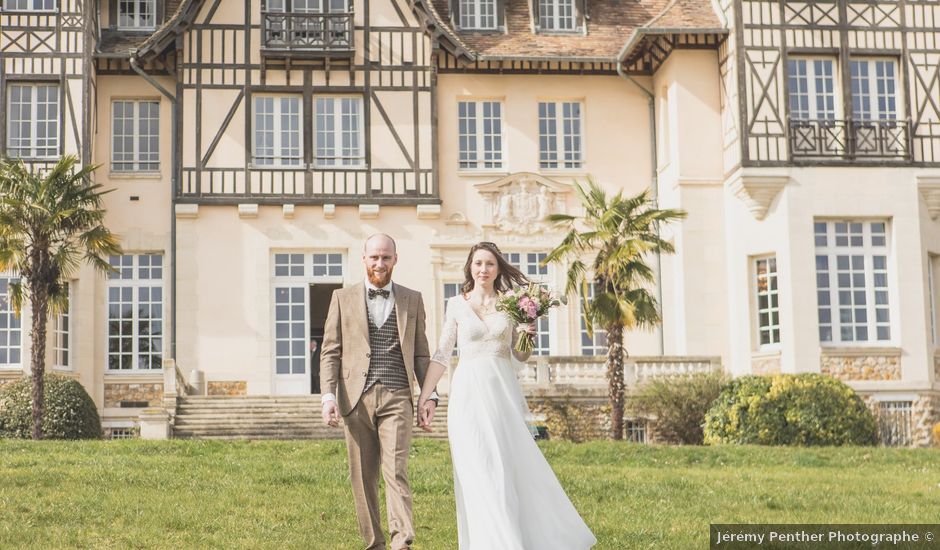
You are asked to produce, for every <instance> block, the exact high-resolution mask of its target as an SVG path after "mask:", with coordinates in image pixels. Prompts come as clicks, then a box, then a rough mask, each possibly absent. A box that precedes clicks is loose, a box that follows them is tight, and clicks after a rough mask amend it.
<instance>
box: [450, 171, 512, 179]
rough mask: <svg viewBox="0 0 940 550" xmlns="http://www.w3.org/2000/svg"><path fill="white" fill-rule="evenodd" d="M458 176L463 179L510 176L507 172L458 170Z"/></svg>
mask: <svg viewBox="0 0 940 550" xmlns="http://www.w3.org/2000/svg"><path fill="white" fill-rule="evenodd" d="M457 175H458V176H460V177H463V178H473V177H478V178H479V177H503V176H508V175H509V172H508V171H507V170H498V169H485V170H457Z"/></svg>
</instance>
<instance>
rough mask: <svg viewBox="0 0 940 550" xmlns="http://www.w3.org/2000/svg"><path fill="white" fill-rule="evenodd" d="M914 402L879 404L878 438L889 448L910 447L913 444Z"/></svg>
mask: <svg viewBox="0 0 940 550" xmlns="http://www.w3.org/2000/svg"><path fill="white" fill-rule="evenodd" d="M913 408H914V407H913V402H911V401H880V402H879V403H878V436H879V439H880V440H881V444H882V445H885V446H888V447H909V446H910V445H911V444H913V442H914V441H913V438H912V437H911V432H912V431H913V430H911V426H912V424H913V422H912V420H913Z"/></svg>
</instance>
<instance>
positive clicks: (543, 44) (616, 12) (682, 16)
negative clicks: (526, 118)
mask: <svg viewBox="0 0 940 550" xmlns="http://www.w3.org/2000/svg"><path fill="white" fill-rule="evenodd" d="M576 1H578V2H579V5H586V6H587V10H586V12H587V13H586V14H587V25H586V27H587V32H586V33H571V34H561V33H553V34H549V33H535V32H533V31H532V17H533V16H532V14H531V13H530V11H531V6H532V4H533V1H532V0H505V9H506V12H505V26H506V29H505V31H506V32H492V31H490V32H480V31H464V30H460V29H458V28H454V26H453V25H451V11H450V0H430V1H428V0H416V1H415V4H417V5H418V7H422V6H425V5H426V6H427V8H428V9H427V11H428V15H429V18H430V19H434V20H435V21H434V23H433V25H434V26H436V27H438V28H440V29H441V30H440V33H441V34H442V35H443V38H444V39H445V42H450V43H451V46H452V47H454V48H456V49H457V50H458V51H457V52H454V51H452V53H456V54H463V55H465V56H466V57H470V58H471V59H478V60H487V59H494V60H495V59H558V60H579V61H614V60H616V59H618V58H622V56H621V54H622V53H623V48H624V43H625V42H626V41H627V38H628V37H631V36H634V35H636V34H637V33H638V31H641V30H643V32H649V31H650V30H653V29H665V28H669V29H671V30H673V31H675V30H680V29H681V31H680V32H686V31H688V32H702V31H703V30H709V31H715V30H716V29H717V30H719V31H721V32H723V29H721V24H720V23H719V20H718V17H717V16H716V14H715V12H714V10H713V8H712V3H711V1H710V0H584V3H581V2H580V0H576ZM640 34H643V33H642V32H641V33H640ZM458 57H459V55H458Z"/></svg>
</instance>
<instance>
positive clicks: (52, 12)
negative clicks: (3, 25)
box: [0, 7, 60, 15]
mask: <svg viewBox="0 0 940 550" xmlns="http://www.w3.org/2000/svg"><path fill="white" fill-rule="evenodd" d="M0 13H2V14H5V15H58V14H59V13H60V12H59V10H58V9H57V8H53V9H51V10H8V9H4V8H3V7H0Z"/></svg>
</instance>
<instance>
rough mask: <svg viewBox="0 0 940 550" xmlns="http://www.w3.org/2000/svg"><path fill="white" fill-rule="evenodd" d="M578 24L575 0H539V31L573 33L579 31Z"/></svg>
mask: <svg viewBox="0 0 940 550" xmlns="http://www.w3.org/2000/svg"><path fill="white" fill-rule="evenodd" d="M562 10H564V11H565V12H566V13H564V14H563V13H562ZM577 23H578V8H577V6H576V3H575V1H574V0H538V30H539V31H549V32H573V31H577V30H578V25H577Z"/></svg>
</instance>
